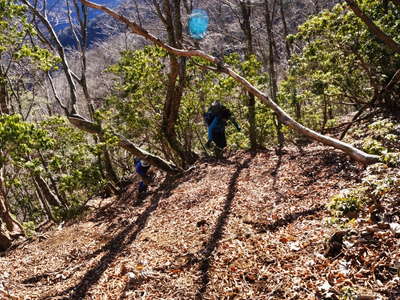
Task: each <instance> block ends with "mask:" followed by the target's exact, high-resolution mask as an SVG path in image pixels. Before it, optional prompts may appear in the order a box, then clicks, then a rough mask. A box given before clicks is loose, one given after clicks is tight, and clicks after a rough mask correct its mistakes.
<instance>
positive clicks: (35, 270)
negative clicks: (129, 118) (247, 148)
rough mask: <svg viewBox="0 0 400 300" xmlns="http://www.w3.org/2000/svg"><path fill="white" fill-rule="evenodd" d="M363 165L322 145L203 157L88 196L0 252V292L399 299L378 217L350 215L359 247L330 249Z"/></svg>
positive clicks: (394, 245)
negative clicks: (335, 204) (168, 173)
mask: <svg viewBox="0 0 400 300" xmlns="http://www.w3.org/2000/svg"><path fill="white" fill-rule="evenodd" d="M362 173H363V167H362V166H359V165H357V164H356V163H354V162H350V161H349V160H348V159H347V158H346V157H345V156H344V155H343V154H341V153H338V152H335V151H332V150H331V149H329V150H328V149H327V148H325V147H322V146H315V145H310V146H308V147H306V148H304V149H303V150H302V151H300V150H299V149H297V148H293V149H288V150H287V152H286V153H285V154H282V155H277V154H276V153H275V152H274V151H272V150H271V151H268V150H266V151H262V152H257V153H250V152H237V153H235V154H233V155H232V156H230V157H228V158H227V159H223V160H220V161H215V160H212V159H204V160H202V161H199V162H198V163H197V164H196V165H195V166H194V168H192V169H191V170H189V171H187V172H185V173H184V174H183V175H182V176H180V177H177V178H172V177H168V178H164V177H161V175H158V177H156V183H155V184H153V185H152V186H151V188H150V192H149V195H148V196H147V197H146V198H145V199H144V200H143V201H138V199H136V195H135V192H134V190H135V188H136V185H135V184H134V185H132V186H130V187H129V188H128V189H127V191H126V192H125V193H124V194H122V195H121V196H120V197H113V198H108V199H96V200H91V201H90V202H89V205H90V206H91V210H90V211H89V212H88V213H87V214H86V215H85V216H84V217H82V218H81V219H80V220H79V221H76V222H74V223H71V224H64V226H62V227H61V226H59V227H58V228H57V227H56V228H53V229H52V230H49V231H48V232H46V233H44V234H41V235H40V236H37V237H35V238H34V239H33V240H32V241H30V242H29V243H27V242H25V243H22V244H20V245H19V246H18V247H17V248H16V249H13V250H12V251H10V252H9V253H7V254H6V256H4V257H0V291H2V293H0V298H1V295H3V297H5V298H6V299H338V297H339V296H340V299H352V298H351V297H353V296H354V295H355V294H354V291H357V293H356V295H358V296H365V297H367V296H370V298H362V299H400V288H399V280H398V278H399V277H398V275H399V274H397V275H396V271H395V272H394V271H393V270H395V269H393V266H392V263H393V259H397V258H398V259H400V257H399V250H398V249H399V239H398V236H397V235H395V234H394V233H393V232H392V231H390V230H389V229H388V228H387V227H386V228H381V229H379V228H378V229H376V230H375V231H372V239H371V232H370V231H368V230H367V235H365V228H367V229H368V226H371V225H370V224H368V222H366V223H365V224H364V223H359V224H358V223H357V222H354V224H353V227H351V228H350V229H351V230H354V231H355V233H354V236H356V239H355V240H354V241H353V245H351V246H348V245H347V246H348V247H349V249H347V250H346V251H344V250H343V253H344V252H345V254H343V253H342V252H341V250H340V249H339V251H338V253H335V251H336V250H338V249H334V247H335V245H334V244H335V239H331V237H332V236H334V233H339V235H340V232H341V230H343V228H341V227H340V225H338V224H329V222H328V221H327V220H329V217H330V213H329V210H328V209H327V208H326V204H327V203H328V202H329V201H330V199H331V196H332V195H334V194H336V193H338V192H339V191H340V190H342V189H344V188H347V187H351V186H353V185H354V184H356V183H357V182H359V181H360V178H361V176H362ZM347 226H349V225H347ZM346 230H348V228H347V229H346ZM363 233H364V235H363ZM332 243H333V246H332ZM342 246H343V243H342V241H341V240H340V236H339V248H340V247H342ZM332 247H333V248H332ZM330 251H332V253H333V254H332V253H331V255H326V254H327V253H328V252H330ZM326 256H327V257H326ZM399 261H400V260H399ZM396 276H397V277H396ZM346 295H347V296H348V297H349V298H343V297H345V296H346ZM12 297H15V298H12ZM360 299H361V298H360Z"/></svg>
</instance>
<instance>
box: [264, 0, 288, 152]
mask: <svg viewBox="0 0 400 300" xmlns="http://www.w3.org/2000/svg"><path fill="white" fill-rule="evenodd" d="M272 18H273V16H271V15H270V9H269V5H268V0H265V24H266V26H267V37H268V49H269V53H268V57H269V64H268V67H269V75H270V83H271V98H272V101H273V102H275V103H277V104H278V105H279V103H278V98H277V94H278V78H277V75H276V71H275V58H274V55H275V52H274V48H275V47H274V43H275V38H274V35H273V28H272ZM275 126H276V134H277V137H278V145H279V148H282V147H283V144H284V142H285V140H284V136H283V132H282V123H281V121H280V120H279V118H278V120H277V122H275Z"/></svg>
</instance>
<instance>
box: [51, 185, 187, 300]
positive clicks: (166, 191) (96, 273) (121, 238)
mask: <svg viewBox="0 0 400 300" xmlns="http://www.w3.org/2000/svg"><path fill="white" fill-rule="evenodd" d="M178 185H179V183H178V181H176V180H173V179H172V178H171V179H169V180H168V179H166V180H164V182H163V183H162V184H161V185H160V186H159V188H158V189H157V190H156V191H155V192H154V195H153V197H152V199H151V201H150V205H149V206H148V207H147V208H146V210H145V211H144V212H143V213H142V214H141V215H140V216H138V218H137V219H136V221H135V222H132V223H130V224H128V225H127V226H126V228H125V229H123V230H122V231H120V232H119V233H118V234H117V235H116V236H115V237H114V238H113V239H111V240H110V241H109V242H108V243H107V244H106V245H104V246H103V247H102V248H100V249H99V250H97V251H95V253H93V254H92V255H90V256H91V257H94V256H97V255H99V254H100V253H102V252H105V254H104V255H103V257H102V258H101V259H100V261H99V262H98V263H97V264H96V265H95V266H94V267H92V268H91V269H90V270H89V271H87V272H86V274H85V275H84V276H83V277H82V279H81V280H80V282H79V283H78V284H77V285H75V286H73V287H70V288H68V289H66V290H64V291H63V292H61V293H59V294H58V295H57V297H58V299H61V298H60V297H61V296H65V297H64V298H62V299H84V298H85V296H86V295H87V293H88V291H89V290H90V288H91V287H92V286H93V285H95V284H96V283H97V282H98V281H99V279H100V278H101V276H102V275H103V273H104V272H105V271H106V270H107V268H108V267H109V265H110V264H111V263H112V262H113V261H115V260H116V259H117V258H118V257H119V256H120V255H121V254H122V251H123V250H124V249H125V248H126V247H127V246H129V245H130V244H131V243H132V242H133V241H134V240H135V239H136V237H137V235H138V234H139V233H140V232H141V231H142V230H143V228H144V227H145V226H146V224H147V221H148V219H149V217H150V216H151V214H152V213H153V212H154V211H155V210H156V209H157V207H158V204H159V201H160V199H162V198H165V197H168V196H169V195H170V194H171V192H172V191H173V190H174V189H175V188H176V187H177V186H178ZM45 299H54V297H52V296H50V297H47V298H45Z"/></svg>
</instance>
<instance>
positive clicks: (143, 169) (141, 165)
mask: <svg viewBox="0 0 400 300" xmlns="http://www.w3.org/2000/svg"><path fill="white" fill-rule="evenodd" d="M134 163H135V170H136V173H137V174H139V176H140V178H141V179H142V180H141V181H140V182H139V186H138V191H139V194H144V193H146V192H147V188H148V184H149V181H150V178H149V176H148V175H147V172H148V171H149V169H150V165H149V164H148V163H147V162H146V161H145V160H143V159H139V158H135V159H134Z"/></svg>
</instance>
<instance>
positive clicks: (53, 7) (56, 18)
mask: <svg viewBox="0 0 400 300" xmlns="http://www.w3.org/2000/svg"><path fill="white" fill-rule="evenodd" d="M94 2H95V3H97V4H101V5H104V6H107V7H109V8H112V9H115V8H117V7H118V5H120V4H121V3H122V2H123V0H95V1H94ZM69 5H70V8H71V11H72V12H73V13H72V20H73V21H74V22H77V16H76V12H75V8H74V7H73V2H72V1H69ZM47 10H48V15H49V18H50V21H51V23H52V25H53V26H54V28H55V30H56V32H57V33H58V35H59V38H60V41H61V43H62V44H63V45H64V46H66V47H71V48H74V47H76V41H75V40H74V38H73V35H72V32H71V28H70V24H69V21H68V19H67V17H66V16H67V10H68V8H67V3H66V1H65V0H48V1H47ZM104 18H109V17H108V16H106V15H105V14H104V13H103V12H101V11H99V10H97V9H92V8H88V19H89V25H88V43H89V46H90V45H92V44H93V42H95V41H96V40H102V39H104V38H106V37H107V35H106V34H105V33H104V30H103V28H102V26H98V24H99V23H103V21H104ZM100 20H102V22H99V21H100Z"/></svg>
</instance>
